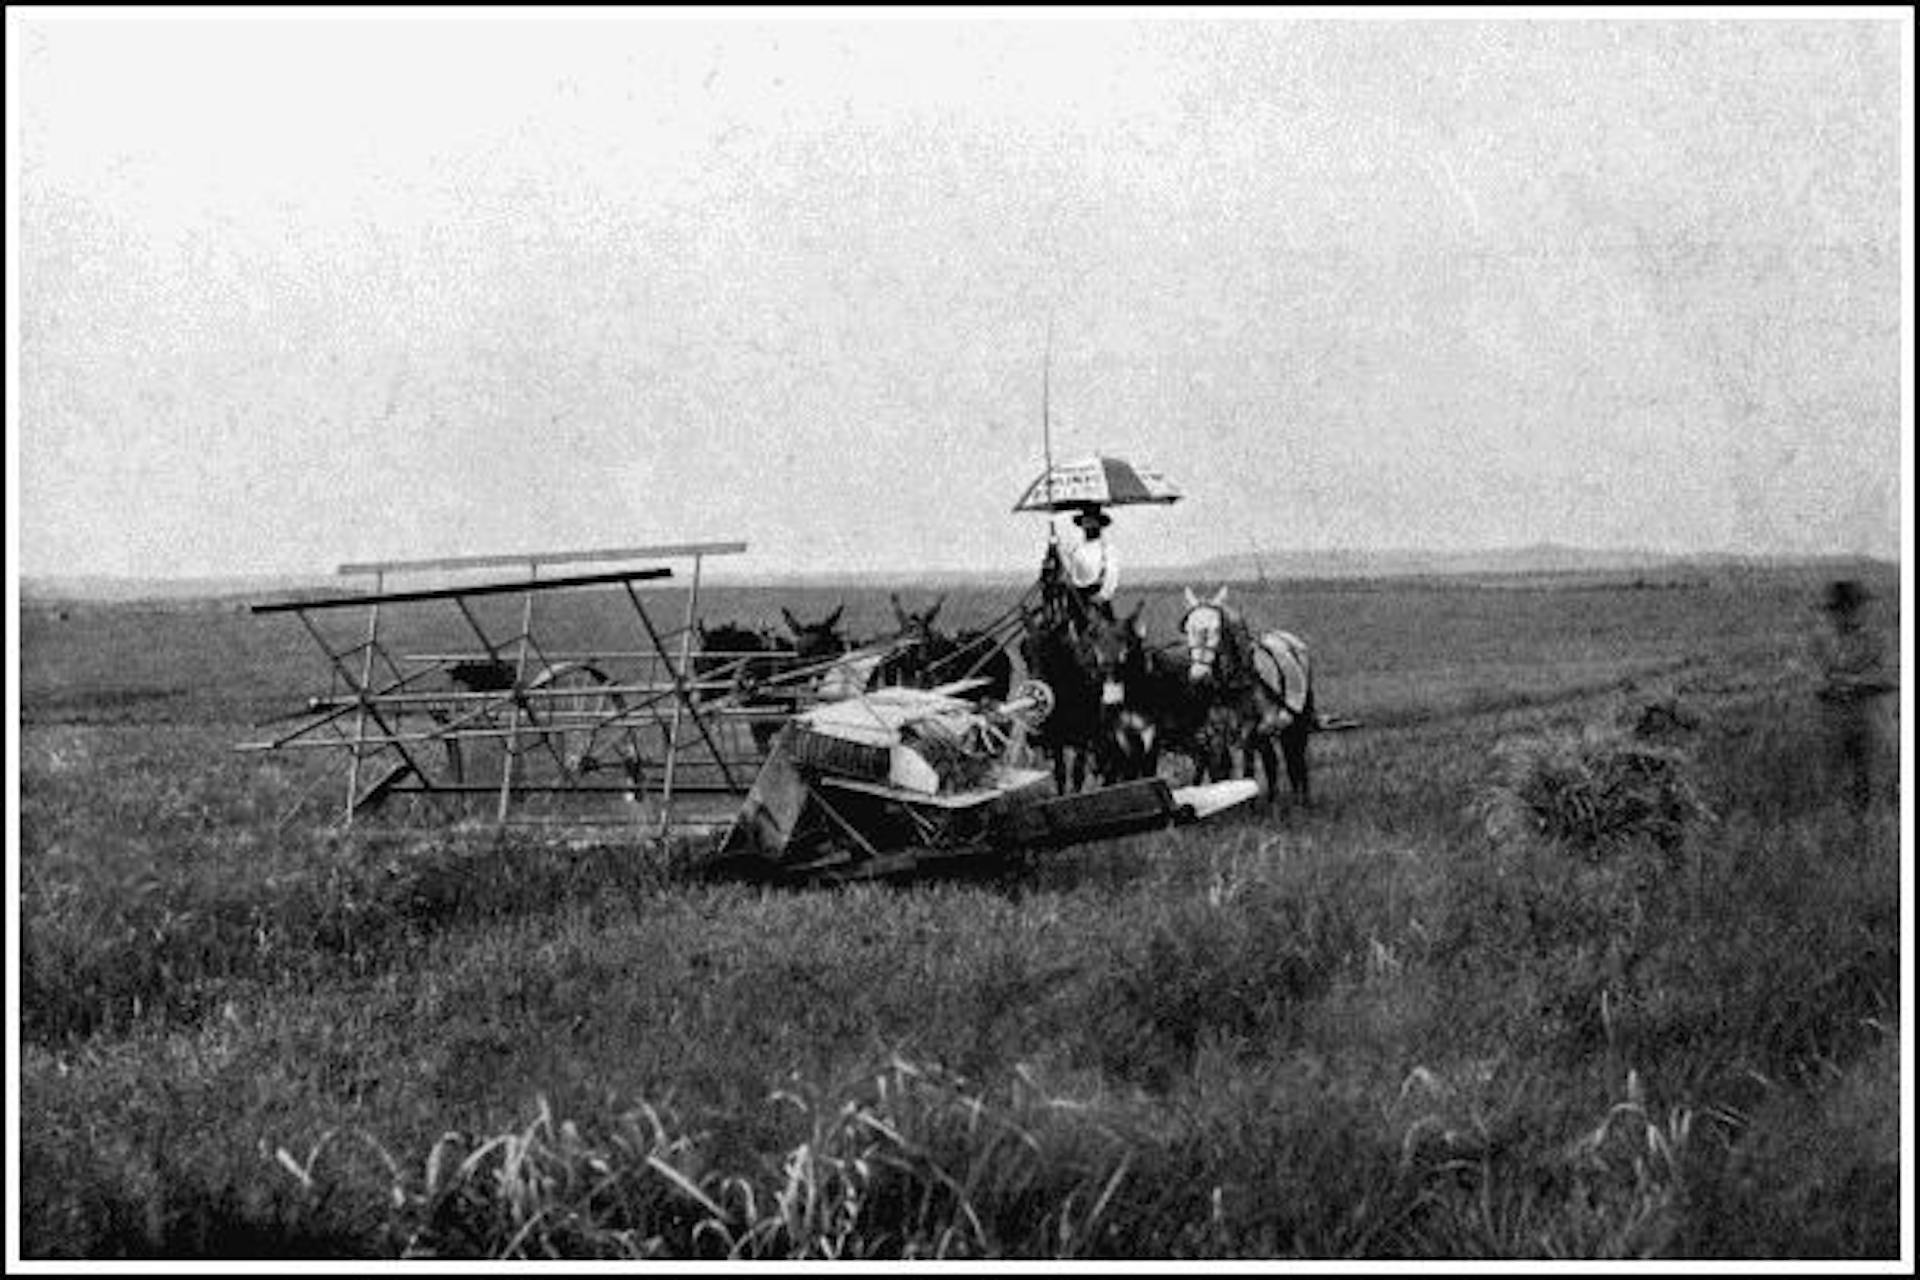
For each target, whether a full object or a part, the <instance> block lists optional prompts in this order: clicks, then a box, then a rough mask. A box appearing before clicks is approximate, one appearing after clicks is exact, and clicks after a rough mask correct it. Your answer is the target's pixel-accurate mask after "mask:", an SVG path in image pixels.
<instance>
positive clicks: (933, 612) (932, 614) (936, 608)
mask: <svg viewBox="0 0 1920 1280" xmlns="http://www.w3.org/2000/svg"><path fill="white" fill-rule="evenodd" d="M946 602H947V593H946V592H944V591H942V592H941V593H940V598H939V599H938V600H935V601H934V602H933V608H931V609H929V610H927V616H926V617H925V618H923V619H921V621H923V622H925V623H926V624H927V625H928V626H932V625H933V620H934V619H935V618H936V617H938V616H939V615H940V606H941V605H943V604H945V603H946Z"/></svg>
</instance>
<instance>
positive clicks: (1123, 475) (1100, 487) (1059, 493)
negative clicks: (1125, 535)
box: [1013, 454, 1181, 511]
mask: <svg viewBox="0 0 1920 1280" xmlns="http://www.w3.org/2000/svg"><path fill="white" fill-rule="evenodd" d="M1180 497H1181V494H1180V490H1179V489H1177V488H1175V487H1174V485H1173V484H1172V482H1170V481H1169V480H1168V479H1167V478H1166V477H1165V476H1163V475H1161V474H1160V473H1159V472H1158V471H1153V470H1149V469H1148V468H1146V467H1138V466H1135V465H1134V464H1133V463H1132V462H1129V461H1128V460H1127V459H1125V458H1119V457H1113V456H1111V455H1106V454H1102V455H1099V456H1095V457H1090V458H1076V459H1074V460H1073V461H1071V462H1056V463H1054V464H1053V467H1052V468H1051V469H1050V470H1048V471H1043V472H1041V473H1040V477H1039V479H1037V480H1035V481H1034V482H1033V483H1032V484H1030V485H1028V486H1027V488H1026V492H1024V493H1022V494H1021V495H1020V501H1018V502H1016V503H1014V504H1013V509H1014V510H1015V511H1060V510H1063V509H1065V508H1068V507H1076V506H1080V505H1082V504H1084V503H1089V502H1095V503H1099V504H1100V505H1101V506H1107V507H1128V506H1137V505H1140V504H1143V503H1149V502H1160V503H1166V502H1178V501H1180Z"/></svg>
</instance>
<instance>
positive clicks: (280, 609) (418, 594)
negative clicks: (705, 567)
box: [248, 569, 673, 614]
mask: <svg viewBox="0 0 1920 1280" xmlns="http://www.w3.org/2000/svg"><path fill="white" fill-rule="evenodd" d="M672 576H673V570H671V569H623V570H621V571H620V572H618V573H587V574H580V575H578V576H576V577H571V578H547V579H545V580H543V581H541V582H539V583H532V582H485V583H478V584H476V585H474V586H470V587H435V588H432V589H430V590H421V591H386V592H378V593H375V594H373V595H354V596H335V597H330V598H327V599H321V600H279V601H275V602H273V603H271V604H256V605H250V606H248V610H249V612H252V613H256V614H262V613H298V612H305V611H307V610H310V609H314V610H317V609H348V608H354V607H357V606H359V605H366V604H373V603H374V602H375V601H379V602H380V603H383V604H408V603H411V602H413V601H416V600H455V599H459V598H460V597H463V596H503V595H516V594H518V593H520V592H523V591H528V592H530V591H535V590H539V591H552V590H554V589H556V588H560V587H597V586H614V585H618V584H620V583H625V582H644V581H651V580H653V579H658V578H671V577H672Z"/></svg>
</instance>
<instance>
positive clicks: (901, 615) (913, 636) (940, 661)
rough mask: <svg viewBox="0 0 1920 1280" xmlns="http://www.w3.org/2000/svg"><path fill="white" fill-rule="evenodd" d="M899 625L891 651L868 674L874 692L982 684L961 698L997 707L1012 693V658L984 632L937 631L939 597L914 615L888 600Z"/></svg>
mask: <svg viewBox="0 0 1920 1280" xmlns="http://www.w3.org/2000/svg"><path fill="white" fill-rule="evenodd" d="M889 599H890V600H891V602H892V604H893V616H894V620H895V621H896V622H897V623H898V624H899V628H900V629H899V632H898V633H897V635H896V646H897V647H896V648H895V649H894V651H893V652H892V653H890V654H888V655H887V656H886V657H885V658H884V659H882V660H881V662H880V664H879V665H878V666H877V667H876V668H875V669H874V673H873V679H872V682H871V683H872V684H873V686H874V687H884V686H889V685H904V686H907V687H909V688H915V689H930V688H932V687H934V686H935V685H941V684H951V683H953V682H954V681H956V680H968V679H984V680H985V681H986V684H985V685H983V686H981V687H979V688H977V689H973V690H971V691H969V692H968V694H967V695H966V696H968V697H970V698H975V699H988V700H991V701H995V702H999V701H1004V700H1005V699H1006V696H1007V693H1008V691H1009V690H1010V689H1011V688H1012V687H1013V658H1012V656H1011V655H1009V654H1008V653H1007V651H1006V647H1005V646H1004V645H1003V644H1001V643H1000V641H999V640H997V639H996V638H995V637H994V636H993V635H992V634H991V633H990V632H987V631H983V630H980V629H979V628H969V629H965V630H962V631H960V632H958V633H949V632H946V631H942V630H940V629H939V628H938V627H936V626H935V625H934V619H936V618H937V617H939V616H940V608H941V606H942V605H944V604H945V603H946V600H947V598H946V597H945V596H944V595H943V596H941V597H940V598H939V599H938V600H935V601H934V602H933V604H932V605H930V606H929V607H927V608H925V609H922V610H920V611H918V612H913V611H910V610H908V609H907V608H905V607H904V606H903V605H902V604H901V603H900V597H899V596H898V595H892V596H890V597H889Z"/></svg>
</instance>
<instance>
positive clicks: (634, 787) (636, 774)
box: [446, 662, 646, 811]
mask: <svg viewBox="0 0 1920 1280" xmlns="http://www.w3.org/2000/svg"><path fill="white" fill-rule="evenodd" d="M526 694H527V696H526V701H525V704H524V705H523V706H522V707H521V709H520V714H519V718H518V725H517V732H518V741H519V753H518V757H517V758H516V759H515V760H514V765H513V776H514V788H513V789H514V796H515V801H514V803H515V805H516V807H519V808H522V809H525V808H527V807H529V806H531V807H533V808H535V809H538V810H541V811H551V810H553V809H554V808H556V807H557V806H558V805H560V804H562V803H564V802H565V801H566V800H567V799H568V798H569V797H568V795H567V793H573V794H572V797H571V798H572V799H575V800H579V799H584V798H589V797H591V798H593V799H597V800H627V799H637V798H638V797H639V794H640V792H641V790H642V788H643V786H644V783H645V776H644V774H645V769H644V763H645V758H646V757H645V753H644V751H643V749H642V734H641V731H640V726H639V725H637V724H636V723H634V720H633V718H632V717H631V716H629V715H628V712H629V710H630V704H629V702H628V700H627V698H626V697H625V695H623V694H622V693H621V692H620V691H619V689H618V687H617V686H616V684H615V682H614V681H613V680H612V679H611V678H610V677H609V676H608V675H607V674H606V673H605V672H604V671H602V670H601V669H600V668H598V667H596V666H594V665H593V664H591V663H586V662H563V663H557V664H555V665H553V666H550V667H544V668H542V669H541V670H540V671H539V672H537V673H535V675H534V676H533V678H532V679H530V680H528V681H527V685H526ZM513 727H514V725H513V703H512V699H511V697H510V696H503V697H502V698H501V700H500V703H499V705H498V706H497V707H493V708H490V709H489V711H488V712H487V714H486V715H485V716H484V718H482V719H480V720H479V721H477V722H475V721H474V720H473V719H472V718H471V717H469V719H468V721H467V724H466V726H465V728H466V730H467V731H466V732H459V733H456V734H452V735H449V736H448V738H447V739H446V748H447V757H448V765H449V769H450V771H451V774H452V780H453V782H454V784H455V786H456V787H457V788H458V789H459V790H460V793H461V794H462V795H463V796H464V797H465V800H466V803H467V804H468V805H469V807H472V806H474V805H476V804H477V805H483V806H484V805H491V804H493V803H495V801H493V800H492V799H490V798H489V796H491V795H497V793H498V790H499V787H500V784H501V780H502V778H503V777H504V776H505V770H506V767H507V760H508V756H509V744H510V742H511V741H512V740H513V737H512V735H511V734H510V733H509V732H508V730H509V729H510V728H513Z"/></svg>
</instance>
